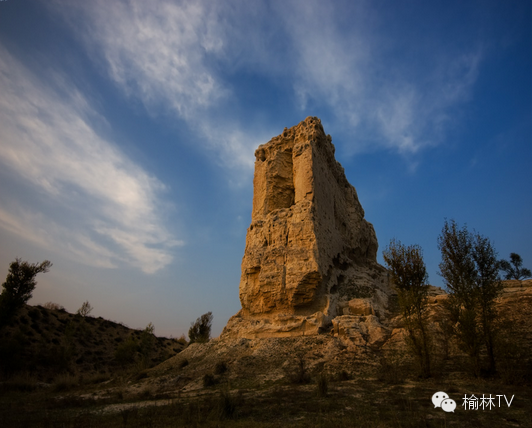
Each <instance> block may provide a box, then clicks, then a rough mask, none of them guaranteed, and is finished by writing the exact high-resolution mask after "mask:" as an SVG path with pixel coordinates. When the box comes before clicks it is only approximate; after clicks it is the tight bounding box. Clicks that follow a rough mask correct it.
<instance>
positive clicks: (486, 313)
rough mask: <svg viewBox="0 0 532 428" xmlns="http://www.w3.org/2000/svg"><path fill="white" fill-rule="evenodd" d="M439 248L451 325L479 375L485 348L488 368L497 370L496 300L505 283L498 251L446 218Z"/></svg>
mask: <svg viewBox="0 0 532 428" xmlns="http://www.w3.org/2000/svg"><path fill="white" fill-rule="evenodd" d="M438 248H439V249H440V251H441V254H442V261H441V263H440V265H439V267H440V275H441V276H442V277H443V279H444V281H445V284H446V286H447V288H448V290H449V299H448V302H447V304H446V308H447V313H448V317H449V320H450V324H452V325H455V329H454V333H455V335H456V336H457V338H458V341H459V344H460V346H461V348H462V350H463V351H465V352H466V353H467V354H468V355H469V358H470V361H471V363H472V366H473V369H474V372H475V374H476V375H479V374H480V370H481V360H480V354H481V350H482V347H483V346H485V348H486V351H487V354H488V363H489V367H488V371H489V372H490V373H494V372H495V351H494V345H493V344H494V338H495V334H496V329H495V299H496V298H497V297H498V296H499V295H500V293H501V290H502V284H501V281H500V279H499V276H498V267H499V263H498V262H497V258H496V256H497V253H496V251H495V249H494V248H493V246H492V244H491V242H490V240H489V239H488V238H485V237H483V236H481V235H480V234H473V233H471V232H469V231H468V230H467V227H466V226H464V227H463V228H461V229H460V228H459V227H458V225H457V224H456V222H455V221H454V220H451V221H450V222H448V221H447V220H446V221H445V224H444V227H443V229H442V233H441V235H440V236H439V237H438Z"/></svg>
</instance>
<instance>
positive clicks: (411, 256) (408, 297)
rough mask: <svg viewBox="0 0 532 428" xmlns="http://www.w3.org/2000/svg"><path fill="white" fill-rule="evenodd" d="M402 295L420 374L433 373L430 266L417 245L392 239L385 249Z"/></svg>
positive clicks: (427, 375)
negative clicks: (428, 272) (429, 303)
mask: <svg viewBox="0 0 532 428" xmlns="http://www.w3.org/2000/svg"><path fill="white" fill-rule="evenodd" d="M383 257H384V261H385V262H386V265H387V266H388V269H389V270H390V274H391V277H392V280H393V282H394V284H395V287H396V290H397V295H398V299H399V307H400V310H401V316H402V319H403V322H404V325H405V329H406V331H407V333H408V336H407V337H408V340H407V342H408V344H409V346H410V348H411V350H412V351H413V352H414V354H415V355H416V357H417V360H418V363H419V367H420V371H421V375H422V376H424V377H430V375H431V368H430V366H431V355H430V348H431V338H430V334H429V329H428V320H427V303H428V301H427V296H428V289H429V285H428V284H427V279H428V275H427V270H426V267H425V262H424V261H423V253H422V250H421V248H420V247H419V246H418V245H412V246H409V247H405V246H404V245H402V244H401V242H400V241H397V240H395V239H393V240H392V241H391V242H390V245H389V246H388V247H387V248H386V249H385V250H384V251H383Z"/></svg>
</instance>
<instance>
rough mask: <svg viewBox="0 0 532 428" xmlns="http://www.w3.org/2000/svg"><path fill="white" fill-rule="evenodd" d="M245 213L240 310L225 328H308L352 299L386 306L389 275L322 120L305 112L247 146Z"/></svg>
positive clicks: (272, 331)
mask: <svg viewBox="0 0 532 428" xmlns="http://www.w3.org/2000/svg"><path fill="white" fill-rule="evenodd" d="M255 157H256V161H255V175H254V179H253V191H254V194H253V211H252V218H251V225H250V226H249V228H248V232H247V237H246V249H245V253H244V257H243V259H242V275H241V279H240V302H241V304H242V310H241V311H240V312H239V313H238V314H237V315H235V316H234V317H233V318H231V320H230V321H229V323H228V325H227V327H226V329H225V330H224V334H231V335H238V336H241V337H249V338H253V337H275V336H295V335H306V334H316V333H318V331H323V329H325V328H328V327H332V319H333V318H334V317H336V316H338V315H346V314H350V312H349V310H350V308H356V309H355V310H356V311H359V310H360V308H359V307H360V305H357V304H355V303H353V304H351V303H350V301H351V300H353V299H364V302H365V303H364V304H365V305H366V306H368V308H369V307H371V308H374V309H366V311H373V312H378V311H379V308H380V309H381V312H384V307H385V305H386V293H385V292H383V291H382V290H385V289H386V287H387V278H386V271H385V269H384V268H383V267H382V266H380V265H379V264H378V263H377V261H376V255H377V249H378V243H377V237H376V235H375V231H374V229H373V226H372V225H371V223H369V222H367V221H366V220H365V219H364V210H363V209H362V206H361V205H360V202H359V201H358V197H357V193H356V190H355V188H354V187H353V186H352V185H351V184H349V182H348V181H347V178H346V177H345V173H344V169H343V168H342V166H341V165H340V164H339V163H338V162H337V161H336V160H335V158H334V145H333V144H332V140H331V137H330V135H326V134H325V132H324V130H323V126H322V125H321V121H320V120H319V119H318V118H315V117H308V118H306V119H305V120H304V121H303V122H301V123H300V124H298V125H296V126H294V127H292V128H290V129H286V128H285V130H284V132H283V133H282V134H281V135H279V136H277V137H274V138H272V139H271V140H270V141H269V142H268V143H267V144H263V145H261V146H259V148H258V149H257V150H256V151H255Z"/></svg>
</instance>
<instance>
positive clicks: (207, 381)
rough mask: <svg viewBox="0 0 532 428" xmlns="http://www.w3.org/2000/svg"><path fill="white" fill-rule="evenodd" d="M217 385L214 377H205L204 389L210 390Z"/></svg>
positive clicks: (210, 375)
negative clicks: (209, 388)
mask: <svg viewBox="0 0 532 428" xmlns="http://www.w3.org/2000/svg"><path fill="white" fill-rule="evenodd" d="M214 385H216V378H215V377H214V375H212V374H209V373H207V374H206V375H204V376H203V387H204V388H208V387H210V386H214Z"/></svg>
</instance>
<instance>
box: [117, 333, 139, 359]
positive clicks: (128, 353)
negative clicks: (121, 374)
mask: <svg viewBox="0 0 532 428" xmlns="http://www.w3.org/2000/svg"><path fill="white" fill-rule="evenodd" d="M138 349H139V344H138V343H137V341H136V340H135V339H133V338H132V337H129V338H128V339H127V340H126V341H125V342H122V343H121V344H120V345H118V346H117V347H116V350H115V355H114V356H115V360H116V361H117V362H118V363H119V364H121V365H122V366H124V365H126V364H131V363H133V362H135V357H136V355H137V351H138Z"/></svg>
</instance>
